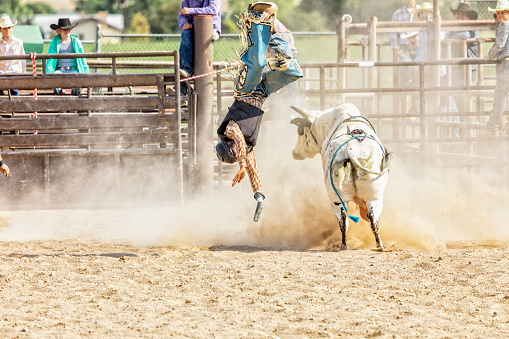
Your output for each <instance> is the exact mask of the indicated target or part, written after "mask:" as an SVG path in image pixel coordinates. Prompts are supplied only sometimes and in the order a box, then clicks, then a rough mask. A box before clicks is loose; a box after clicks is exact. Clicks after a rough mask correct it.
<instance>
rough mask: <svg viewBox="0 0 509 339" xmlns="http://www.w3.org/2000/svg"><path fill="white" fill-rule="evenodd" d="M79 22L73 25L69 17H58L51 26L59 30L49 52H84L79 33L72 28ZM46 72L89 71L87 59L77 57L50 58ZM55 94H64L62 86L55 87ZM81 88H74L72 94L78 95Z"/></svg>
mask: <svg viewBox="0 0 509 339" xmlns="http://www.w3.org/2000/svg"><path fill="white" fill-rule="evenodd" d="M76 25H77V24H74V25H72V24H71V21H70V20H69V18H63V19H58V23H57V24H56V25H55V24H51V25H50V28H51V29H53V30H55V31H56V32H57V35H55V37H54V38H53V40H52V41H51V44H50V46H49V51H48V54H60V53H62V54H63V53H66V54H67V53H84V51H83V45H82V44H81V41H80V40H79V39H78V36H77V35H72V30H73V28H74V27H76ZM46 73H88V64H87V60H86V59H84V58H75V59H48V61H47V62H46ZM54 92H55V94H57V95H63V94H64V92H63V91H62V89H61V88H55V90H54ZM80 92H81V88H73V89H72V94H73V95H76V96H78V95H79V94H80Z"/></svg>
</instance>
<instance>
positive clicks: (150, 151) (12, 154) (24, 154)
mask: <svg viewBox="0 0 509 339" xmlns="http://www.w3.org/2000/svg"><path fill="white" fill-rule="evenodd" d="M177 151H178V150H177V149H175V148H136V149H101V150H86V149H59V150H38V149H35V150H23V151H20V150H15V151H5V152H2V158H6V159H13V158H30V157H43V158H46V157H50V158H51V157H74V156H100V155H117V154H118V155H159V154H174V153H177Z"/></svg>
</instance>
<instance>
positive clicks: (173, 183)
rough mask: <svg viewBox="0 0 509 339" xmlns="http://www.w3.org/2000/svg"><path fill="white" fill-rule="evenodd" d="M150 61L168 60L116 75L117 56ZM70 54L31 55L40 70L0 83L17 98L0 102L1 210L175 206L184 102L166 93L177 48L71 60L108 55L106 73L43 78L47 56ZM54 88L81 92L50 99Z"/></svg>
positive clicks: (175, 78) (173, 81)
mask: <svg viewBox="0 0 509 339" xmlns="http://www.w3.org/2000/svg"><path fill="white" fill-rule="evenodd" d="M155 56H157V57H161V56H164V57H171V58H173V59H174V60H173V61H174V62H173V63H172V64H173V65H172V67H171V69H169V70H168V71H167V72H165V73H153V74H152V73H144V74H118V73H117V71H116V70H117V68H116V59H117V58H130V57H132V58H135V57H137V58H139V57H144V58H147V57H155ZM24 57H25V58H26V56H24ZM74 57H76V54H60V55H58V56H55V55H38V56H37V59H39V60H41V63H42V69H41V68H39V69H40V72H37V74H36V76H33V75H28V74H23V75H4V76H2V77H0V90H8V89H13V88H15V89H19V90H20V91H21V93H22V95H21V96H7V95H4V96H3V97H0V116H1V119H0V133H1V135H0V145H1V146H2V148H3V152H2V156H3V158H4V159H6V160H5V161H6V163H8V164H9V166H10V167H11V171H12V176H10V177H9V178H8V179H7V180H5V181H2V182H3V184H4V192H5V193H4V194H3V196H2V199H1V202H2V204H4V205H12V206H16V205H21V204H22V205H24V206H26V205H35V206H51V205H55V204H58V206H71V205H72V206H86V205H89V204H92V205H95V206H126V205H132V204H136V205H139V204H147V205H153V204H161V203H162V204H167V203H169V202H174V203H182V200H183V189H184V188H183V185H184V179H183V160H182V159H183V155H182V153H183V152H182V149H183V147H182V145H183V142H182V126H181V121H182V118H183V116H182V112H181V99H187V98H181V97H179V96H177V97H170V96H168V95H166V88H167V87H168V86H175V87H176V89H177V90H178V89H179V72H178V67H179V65H178V52H155V53H89V54H81V55H80V57H85V58H90V59H92V58H109V60H110V65H111V69H112V72H111V73H108V74H107V73H88V74H79V73H59V74H57V73H53V74H47V73H46V71H45V68H46V67H45V64H46V60H47V59H50V58H74ZM0 58H5V57H0ZM11 58H14V57H11ZM54 88H63V89H64V90H66V89H67V91H68V92H70V89H71V88H84V89H85V90H84V91H83V93H82V94H81V95H80V96H72V95H65V96H57V95H54V94H53V89H54ZM34 89H37V91H38V95H37V99H35V98H34V97H33V90H34ZM7 92H8V91H7Z"/></svg>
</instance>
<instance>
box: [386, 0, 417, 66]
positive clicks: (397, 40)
mask: <svg viewBox="0 0 509 339" xmlns="http://www.w3.org/2000/svg"><path fill="white" fill-rule="evenodd" d="M416 8H420V6H419V5H417V4H416V2H415V0H405V6H403V7H401V8H399V9H398V10H397V11H396V12H394V14H393V15H392V21H414V10H415V9H416ZM390 40H391V48H392V51H393V56H394V61H400V60H401V59H402V58H403V56H404V54H403V53H404V50H405V49H406V48H407V47H408V39H406V38H403V37H402V36H401V33H399V32H393V33H391V34H390Z"/></svg>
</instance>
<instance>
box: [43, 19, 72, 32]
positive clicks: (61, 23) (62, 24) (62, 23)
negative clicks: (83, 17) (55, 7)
mask: <svg viewBox="0 0 509 339" xmlns="http://www.w3.org/2000/svg"><path fill="white" fill-rule="evenodd" d="M76 25H77V23H76V24H74V25H72V24H71V20H69V18H63V19H58V24H56V25H55V24H51V25H49V27H50V28H51V29H52V30H57V29H59V28H60V29H73V28H74V27H76Z"/></svg>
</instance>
